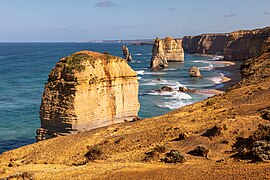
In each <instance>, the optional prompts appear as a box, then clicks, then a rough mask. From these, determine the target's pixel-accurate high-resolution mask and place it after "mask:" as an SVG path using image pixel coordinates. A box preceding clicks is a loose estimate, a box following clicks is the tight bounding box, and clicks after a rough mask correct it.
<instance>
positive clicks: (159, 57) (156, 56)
mask: <svg viewBox="0 0 270 180" xmlns="http://www.w3.org/2000/svg"><path fill="white" fill-rule="evenodd" d="M169 61H180V62H181V61H184V50H183V48H182V40H181V39H173V38H171V37H166V38H165V39H159V38H156V40H155V42H154V45H153V49H152V58H151V68H152V69H164V68H166V67H168V62H169Z"/></svg>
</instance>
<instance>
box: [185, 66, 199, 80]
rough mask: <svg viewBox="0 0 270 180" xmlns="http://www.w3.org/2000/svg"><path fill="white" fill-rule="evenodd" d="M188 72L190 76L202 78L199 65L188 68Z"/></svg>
mask: <svg viewBox="0 0 270 180" xmlns="http://www.w3.org/2000/svg"><path fill="white" fill-rule="evenodd" d="M188 74H189V76H190V77H197V78H202V75H201V72H200V70H199V68H198V67H197V66H192V67H191V68H190V69H189V70H188Z"/></svg>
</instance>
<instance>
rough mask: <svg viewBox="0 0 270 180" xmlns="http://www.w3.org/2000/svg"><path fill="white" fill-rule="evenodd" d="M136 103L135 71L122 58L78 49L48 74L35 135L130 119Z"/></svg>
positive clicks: (42, 137) (53, 134)
mask: <svg viewBox="0 0 270 180" xmlns="http://www.w3.org/2000/svg"><path fill="white" fill-rule="evenodd" d="M139 107H140V105H139V101H138V80H137V74H136V72H135V71H134V70H132V69H131V67H130V66H129V65H128V64H127V63H126V60H124V59H122V58H119V57H115V56H111V55H109V54H107V53H105V54H101V53H97V52H91V51H80V52H77V53H75V54H73V55H71V56H68V57H66V58H63V59H61V60H60V61H59V62H58V63H57V64H56V66H55V67H54V68H53V69H52V71H51V72H50V74H49V79H48V82H47V83H46V86H45V89H44V94H43V97H42V102H41V107H40V119H41V128H39V129H38V130H37V133H38V135H37V139H38V140H42V139H46V138H48V137H51V136H55V135H57V134H66V133H76V132H81V131H86V130H90V129H94V128H98V127H102V126H106V125H109V124H113V123H119V122H124V121H125V120H132V119H133V118H134V117H135V116H137V114H138V111H139Z"/></svg>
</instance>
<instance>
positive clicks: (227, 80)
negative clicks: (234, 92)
mask: <svg viewBox="0 0 270 180" xmlns="http://www.w3.org/2000/svg"><path fill="white" fill-rule="evenodd" d="M233 63H234V65H230V66H226V67H218V68H215V69H216V70H222V71H227V72H229V73H230V74H229V75H226V76H225V77H224V79H223V82H224V86H223V87H221V88H218V89H217V90H220V91H226V90H227V89H228V88H230V87H231V86H232V85H234V84H236V83H237V82H239V81H240V80H241V73H240V69H239V68H240V66H241V64H242V63H243V62H242V61H234V62H233Z"/></svg>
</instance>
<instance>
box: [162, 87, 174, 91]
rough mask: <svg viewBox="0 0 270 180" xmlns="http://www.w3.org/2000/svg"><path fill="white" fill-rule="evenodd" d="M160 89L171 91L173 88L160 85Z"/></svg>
mask: <svg viewBox="0 0 270 180" xmlns="http://www.w3.org/2000/svg"><path fill="white" fill-rule="evenodd" d="M160 89H161V91H168V92H172V91H173V88H171V87H169V86H162V87H161V88H160Z"/></svg>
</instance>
